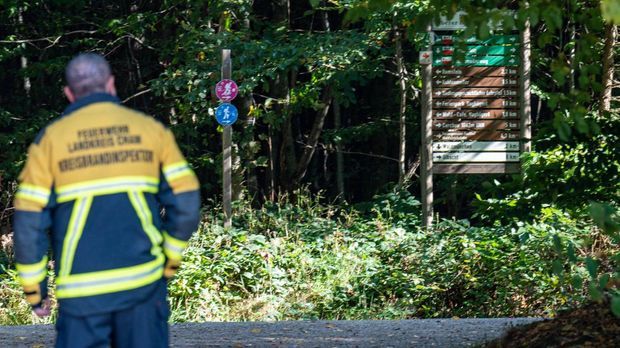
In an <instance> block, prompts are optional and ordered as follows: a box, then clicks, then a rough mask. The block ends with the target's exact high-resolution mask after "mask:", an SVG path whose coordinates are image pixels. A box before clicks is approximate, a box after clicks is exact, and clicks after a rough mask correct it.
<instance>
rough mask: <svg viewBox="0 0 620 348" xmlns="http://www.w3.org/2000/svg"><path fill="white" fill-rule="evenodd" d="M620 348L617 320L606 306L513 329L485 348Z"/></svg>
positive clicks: (566, 314) (592, 305)
mask: <svg viewBox="0 0 620 348" xmlns="http://www.w3.org/2000/svg"><path fill="white" fill-rule="evenodd" d="M496 347H497V348H499V347H502V348H512V347H532V348H536V347H541V348H542V347H545V348H553V347H597V348H605V347H610V348H611V347H620V318H617V317H615V316H614V315H613V313H612V312H611V309H610V305H609V303H601V304H598V303H591V304H589V305H586V306H584V307H582V308H578V309H573V310H570V311H566V312H563V313H560V314H559V315H558V316H557V317H555V318H553V319H550V320H543V321H537V322H533V323H531V324H528V325H523V326H519V327H515V328H513V329H512V330H510V331H509V332H508V333H507V334H506V335H505V336H504V337H503V338H502V339H500V340H497V341H495V342H492V343H491V344H490V345H489V346H488V348H496Z"/></svg>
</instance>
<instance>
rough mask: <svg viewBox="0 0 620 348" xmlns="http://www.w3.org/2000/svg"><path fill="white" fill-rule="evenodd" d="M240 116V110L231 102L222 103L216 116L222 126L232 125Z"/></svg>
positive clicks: (216, 111)
mask: <svg viewBox="0 0 620 348" xmlns="http://www.w3.org/2000/svg"><path fill="white" fill-rule="evenodd" d="M238 116H239V112H238V111H237V108H236V107H235V106H234V105H232V104H230V103H222V104H220V106H218V107H217V109H216V110H215V118H216V119H217V123H219V124H221V125H222V126H230V125H231V124H233V123H235V122H236V121H237V117H238Z"/></svg>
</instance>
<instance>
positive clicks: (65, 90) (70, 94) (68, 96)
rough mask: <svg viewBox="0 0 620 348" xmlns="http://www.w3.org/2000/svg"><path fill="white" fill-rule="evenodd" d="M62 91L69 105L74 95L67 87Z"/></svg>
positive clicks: (73, 99)
mask: <svg viewBox="0 0 620 348" xmlns="http://www.w3.org/2000/svg"><path fill="white" fill-rule="evenodd" d="M62 91H63V92H65V96H66V97H67V99H69V103H73V102H74V101H75V94H73V92H71V88H69V86H65V88H63V89H62Z"/></svg>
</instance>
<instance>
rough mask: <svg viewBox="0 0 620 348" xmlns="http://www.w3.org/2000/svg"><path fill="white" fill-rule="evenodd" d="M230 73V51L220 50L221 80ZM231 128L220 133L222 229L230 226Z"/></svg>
mask: <svg viewBox="0 0 620 348" xmlns="http://www.w3.org/2000/svg"><path fill="white" fill-rule="evenodd" d="M231 71H232V61H231V59H230V50H229V49H223V50H222V80H223V79H230V77H231ZM231 142H232V126H224V131H223V133H222V155H223V163H222V164H223V166H222V169H223V174H222V184H223V187H222V189H223V190H222V200H223V206H224V228H230V227H231V226H232V202H231V201H232V146H231Z"/></svg>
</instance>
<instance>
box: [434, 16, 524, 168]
mask: <svg viewBox="0 0 620 348" xmlns="http://www.w3.org/2000/svg"><path fill="white" fill-rule="evenodd" d="M462 16H463V13H460V12H459V13H457V16H455V17H454V18H452V19H450V20H446V21H442V23H439V24H438V25H436V26H434V27H433V29H432V30H433V31H432V32H431V35H430V40H431V50H432V66H433V70H432V76H431V86H432V87H431V88H432V104H431V114H432V133H433V136H432V139H433V145H432V158H433V162H434V164H433V173H439V174H459V173H462V174H482V173H516V172H520V163H519V161H520V154H521V152H520V151H521V140H522V136H521V134H522V132H521V128H522V122H521V111H520V110H521V103H522V100H523V96H522V88H520V87H521V83H522V69H521V63H522V62H521V49H522V47H521V42H520V39H519V35H518V34H514V33H507V34H503V35H491V36H489V37H487V38H484V39H482V38H477V37H464V36H463V35H462V34H461V33H460V32H461V31H462V30H463V29H465V26H464V25H463V24H462V21H461V17H462Z"/></svg>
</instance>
